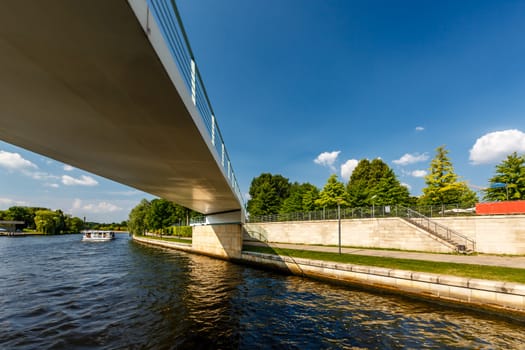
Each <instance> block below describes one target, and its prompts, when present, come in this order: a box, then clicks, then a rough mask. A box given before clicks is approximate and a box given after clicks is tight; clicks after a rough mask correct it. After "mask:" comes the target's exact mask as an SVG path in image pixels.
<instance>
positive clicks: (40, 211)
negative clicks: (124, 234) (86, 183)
mask: <svg viewBox="0 0 525 350" xmlns="http://www.w3.org/2000/svg"><path fill="white" fill-rule="evenodd" d="M0 220H3V221H23V222H24V224H21V225H16V229H17V230H28V231H37V232H41V233H44V234H51V235H53V234H65V233H78V232H80V231H82V230H84V229H96V230H113V231H126V230H127V222H126V221H123V222H122V223H120V224H117V223H112V224H100V223H96V222H86V223H85V222H84V220H83V219H81V218H79V217H75V216H71V215H69V214H64V212H63V211H62V210H60V209H58V210H51V209H48V208H40V207H23V206H14V207H10V208H9V209H7V210H0Z"/></svg>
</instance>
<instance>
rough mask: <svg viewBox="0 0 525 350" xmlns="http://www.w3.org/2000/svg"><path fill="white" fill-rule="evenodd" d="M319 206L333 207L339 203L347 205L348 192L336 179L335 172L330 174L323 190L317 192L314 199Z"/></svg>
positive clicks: (342, 205)
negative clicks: (317, 194) (317, 196)
mask: <svg viewBox="0 0 525 350" xmlns="http://www.w3.org/2000/svg"><path fill="white" fill-rule="evenodd" d="M315 204H316V205H317V206H318V207H319V208H326V209H334V208H337V205H338V204H339V205H340V206H341V207H347V206H348V194H347V192H346V189H345V185H344V184H343V183H342V182H340V181H339V180H338V179H337V175H336V174H332V175H331V176H330V177H329V178H328V181H327V182H326V184H325V185H324V187H323V190H322V191H321V193H320V194H319V198H318V199H317V200H316V201H315Z"/></svg>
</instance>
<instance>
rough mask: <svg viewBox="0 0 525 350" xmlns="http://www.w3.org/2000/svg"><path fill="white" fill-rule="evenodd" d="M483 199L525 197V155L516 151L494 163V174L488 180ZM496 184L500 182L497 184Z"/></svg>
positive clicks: (497, 199)
mask: <svg viewBox="0 0 525 350" xmlns="http://www.w3.org/2000/svg"><path fill="white" fill-rule="evenodd" d="M489 183H490V186H489V188H487V189H486V190H485V196H484V199H486V200H489V201H504V200H517V199H525V156H523V155H522V156H519V155H518V154H517V153H516V152H514V153H512V154H510V155H508V156H507V159H505V160H503V161H502V162H501V163H500V164H498V165H496V174H495V175H494V176H493V177H492V178H490V180H489ZM496 184H502V185H501V186H497V185H496Z"/></svg>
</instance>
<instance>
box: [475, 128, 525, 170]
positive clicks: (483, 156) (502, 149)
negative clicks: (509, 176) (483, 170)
mask: <svg viewBox="0 0 525 350" xmlns="http://www.w3.org/2000/svg"><path fill="white" fill-rule="evenodd" d="M512 152H518V153H525V133H523V132H521V131H520V130H517V129H509V130H502V131H494V132H489V133H488V134H485V135H483V136H481V137H480V138H478V139H477V140H476V143H474V146H472V148H471V149H470V160H471V162H472V164H491V163H498V162H499V161H501V160H503V159H505V158H506V157H507V156H508V155H509V154H511V153H512Z"/></svg>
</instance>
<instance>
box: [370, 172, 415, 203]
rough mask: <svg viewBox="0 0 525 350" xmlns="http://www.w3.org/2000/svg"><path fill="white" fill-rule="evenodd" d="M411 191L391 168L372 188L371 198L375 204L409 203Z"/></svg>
mask: <svg viewBox="0 0 525 350" xmlns="http://www.w3.org/2000/svg"><path fill="white" fill-rule="evenodd" d="M409 197H410V193H409V192H408V188H406V186H403V185H401V183H400V182H399V180H398V179H397V177H396V174H395V173H394V171H393V170H392V169H390V168H388V169H387V170H386V173H384V174H383V175H382V177H381V178H380V179H379V182H378V183H377V185H376V186H375V187H373V188H372V189H371V190H370V199H369V201H371V202H372V203H369V204H374V205H396V204H407V203H408V201H409Z"/></svg>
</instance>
